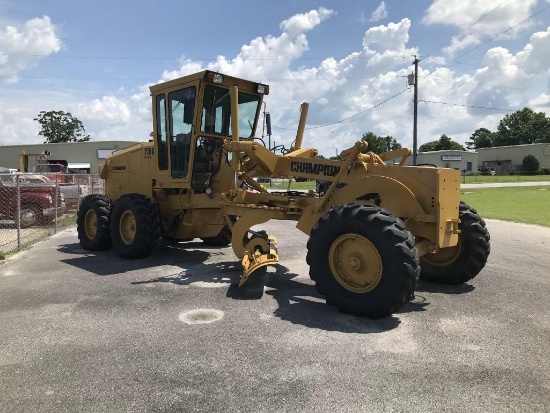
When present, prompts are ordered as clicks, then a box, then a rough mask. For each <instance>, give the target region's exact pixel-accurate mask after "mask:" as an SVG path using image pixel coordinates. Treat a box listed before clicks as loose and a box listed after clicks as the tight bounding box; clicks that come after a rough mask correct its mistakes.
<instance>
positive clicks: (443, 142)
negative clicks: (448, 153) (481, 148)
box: [418, 134, 465, 152]
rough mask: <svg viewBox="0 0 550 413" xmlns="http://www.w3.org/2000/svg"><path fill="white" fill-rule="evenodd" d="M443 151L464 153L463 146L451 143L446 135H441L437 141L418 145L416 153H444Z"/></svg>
mask: <svg viewBox="0 0 550 413" xmlns="http://www.w3.org/2000/svg"><path fill="white" fill-rule="evenodd" d="M445 150H457V151H464V150H465V149H464V146H462V145H461V144H460V143H458V142H455V141H453V140H452V139H451V138H449V137H448V136H447V135H445V134H443V135H441V137H440V138H439V140H437V141H431V142H426V143H425V144H423V145H420V147H419V148H418V152H431V151H445Z"/></svg>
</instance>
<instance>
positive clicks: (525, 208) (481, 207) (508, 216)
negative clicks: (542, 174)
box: [462, 177, 550, 227]
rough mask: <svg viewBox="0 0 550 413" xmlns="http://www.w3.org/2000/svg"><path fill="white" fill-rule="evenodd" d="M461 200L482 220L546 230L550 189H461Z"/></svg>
mask: <svg viewBox="0 0 550 413" xmlns="http://www.w3.org/2000/svg"><path fill="white" fill-rule="evenodd" d="M493 178H494V177H493ZM462 200H463V201H464V202H466V203H467V204H468V205H470V206H472V207H474V208H475V209H477V211H478V212H479V214H480V215H481V216H482V217H483V218H493V219H501V220H504V221H514V222H522V223H526V224H536V225H543V226H546V227H550V186H520V187H503V188H474V189H462Z"/></svg>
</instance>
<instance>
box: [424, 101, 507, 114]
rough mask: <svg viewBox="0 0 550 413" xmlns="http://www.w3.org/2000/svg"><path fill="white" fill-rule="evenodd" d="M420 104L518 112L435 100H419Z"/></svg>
mask: <svg viewBox="0 0 550 413" xmlns="http://www.w3.org/2000/svg"><path fill="white" fill-rule="evenodd" d="M419 102H424V103H437V104H439V105H449V106H460V107H464V108H475V109H488V110H499V111H504V112H516V111H517V109H516V110H512V109H504V108H491V107H488V106H475V105H461V104H459V103H449V102H436V101H433V100H419Z"/></svg>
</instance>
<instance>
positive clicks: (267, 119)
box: [265, 113, 271, 136]
mask: <svg viewBox="0 0 550 413" xmlns="http://www.w3.org/2000/svg"><path fill="white" fill-rule="evenodd" d="M265 125H266V127H267V135H268V136H271V113H266V114H265Z"/></svg>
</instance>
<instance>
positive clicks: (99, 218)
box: [76, 195, 112, 251]
mask: <svg viewBox="0 0 550 413" xmlns="http://www.w3.org/2000/svg"><path fill="white" fill-rule="evenodd" d="M76 229H77V232H78V239H79V240H80V245H81V246H82V248H84V249H85V250H88V251H107V250H108V249H110V248H111V245H112V242H111V201H109V198H107V197H106V196H103V195H88V196H86V197H84V199H82V203H81V204H80V208H79V209H78V213H77V217H76Z"/></svg>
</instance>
